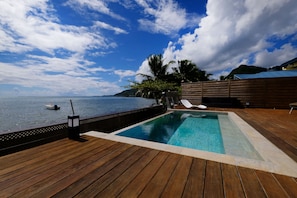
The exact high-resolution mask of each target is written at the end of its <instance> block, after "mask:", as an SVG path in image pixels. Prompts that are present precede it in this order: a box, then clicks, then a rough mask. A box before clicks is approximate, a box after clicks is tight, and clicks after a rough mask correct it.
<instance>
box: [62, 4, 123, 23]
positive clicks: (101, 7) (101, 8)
mask: <svg viewBox="0 0 297 198" xmlns="http://www.w3.org/2000/svg"><path fill="white" fill-rule="evenodd" d="M109 2H112V1H110V0H68V1H67V2H66V3H65V5H68V6H70V7H72V9H74V10H76V11H79V12H83V13H84V14H85V7H87V8H89V9H91V10H95V11H96V12H99V13H102V14H105V15H108V16H110V17H112V18H115V19H118V20H125V18H123V17H122V16H120V15H118V14H116V13H114V12H112V11H111V10H110V9H109V7H108V3H109Z"/></svg>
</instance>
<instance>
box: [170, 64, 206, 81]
mask: <svg viewBox="0 0 297 198" xmlns="http://www.w3.org/2000/svg"><path fill="white" fill-rule="evenodd" d="M173 71H174V76H175V78H176V79H177V81H178V82H179V83H181V82H197V81H207V80H209V79H208V77H209V76H210V75H211V74H206V72H205V71H203V70H200V69H199V68H198V67H197V66H196V65H195V64H194V63H192V62H191V61H189V60H181V61H178V68H173Z"/></svg>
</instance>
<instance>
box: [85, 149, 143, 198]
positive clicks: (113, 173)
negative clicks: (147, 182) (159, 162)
mask: <svg viewBox="0 0 297 198" xmlns="http://www.w3.org/2000/svg"><path fill="white" fill-rule="evenodd" d="M135 149H137V150H135V151H137V152H135V154H134V155H131V156H129V157H127V158H125V157H124V156H121V157H124V158H123V161H121V162H120V163H119V164H117V165H116V166H115V167H113V168H111V169H110V171H108V172H107V173H106V174H104V175H103V176H102V177H100V178H99V179H97V180H96V181H94V182H93V183H92V184H91V185H89V186H88V187H86V188H85V189H83V190H82V191H81V192H80V193H79V197H95V196H96V195H97V194H98V193H100V192H101V191H103V190H104V189H105V188H106V187H107V186H109V185H110V184H111V183H112V182H113V181H114V180H116V179H117V178H118V177H119V176H120V175H121V174H122V173H123V172H125V171H126V170H127V169H128V168H129V167H130V166H132V165H133V164H134V163H135V162H136V161H137V160H139V159H140V158H141V157H142V156H143V155H145V154H146V153H147V152H148V149H146V148H140V147H136V146H135Z"/></svg>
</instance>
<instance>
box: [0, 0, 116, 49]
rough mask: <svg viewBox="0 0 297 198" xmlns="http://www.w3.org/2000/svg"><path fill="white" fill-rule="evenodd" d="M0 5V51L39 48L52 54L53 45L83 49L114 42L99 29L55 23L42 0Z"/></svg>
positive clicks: (111, 44) (48, 6)
mask: <svg viewBox="0 0 297 198" xmlns="http://www.w3.org/2000/svg"><path fill="white" fill-rule="evenodd" d="M0 7H1V8H2V9H1V10H2V11H1V13H0V21H1V23H0V27H1V29H2V30H1V31H0V35H1V36H2V37H1V38H3V39H1V41H0V42H1V45H0V46H1V47H0V50H1V51H8V52H27V51H31V50H35V49H39V50H41V51H44V52H47V53H49V54H53V53H54V50H55V49H59V48H63V49H66V50H69V51H71V52H79V53H84V52H85V51H86V50H90V49H99V48H104V49H106V48H110V47H114V43H112V42H110V41H109V40H108V39H106V38H105V37H104V36H102V35H101V34H100V32H96V33H93V32H91V31H90V30H89V29H88V28H87V27H78V26H72V25H61V24H59V23H58V22H59V19H58V18H57V17H56V16H55V15H54V11H53V10H52V7H51V5H50V4H48V3H47V1H45V0H38V1H23V2H22V3H13V2H11V1H9V0H3V1H1V2H0ZM12 16H13V17H12ZM118 31H119V30H118ZM2 44H3V45H2Z"/></svg>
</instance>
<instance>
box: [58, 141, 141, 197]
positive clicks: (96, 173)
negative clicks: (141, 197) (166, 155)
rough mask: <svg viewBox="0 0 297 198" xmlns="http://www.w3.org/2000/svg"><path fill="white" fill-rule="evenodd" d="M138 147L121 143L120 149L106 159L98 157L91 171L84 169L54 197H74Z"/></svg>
mask: <svg viewBox="0 0 297 198" xmlns="http://www.w3.org/2000/svg"><path fill="white" fill-rule="evenodd" d="M137 149H139V147H136V146H132V145H125V144H121V147H120V149H117V150H115V151H114V152H111V153H110V154H109V155H106V156H105V159H103V160H102V158H101V159H98V161H97V162H98V163H96V164H94V166H92V169H89V170H91V171H86V170H85V171H83V172H82V175H81V176H80V178H78V180H77V181H75V182H74V183H72V184H70V185H69V186H67V187H66V188H64V189H63V190H62V191H60V192H58V193H57V194H55V195H54V197H74V196H75V195H77V194H78V193H79V192H81V191H82V190H84V189H85V188H87V187H88V186H89V185H91V184H92V183H93V182H94V181H96V180H97V179H98V178H100V177H102V176H103V175H104V174H105V173H107V172H108V171H110V170H111V169H112V168H113V167H115V166H116V165H118V164H119V163H121V162H122V161H123V160H124V159H125V157H127V156H129V155H131V154H133V153H134V152H135V151H136V150H137ZM81 178H83V179H81Z"/></svg>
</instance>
